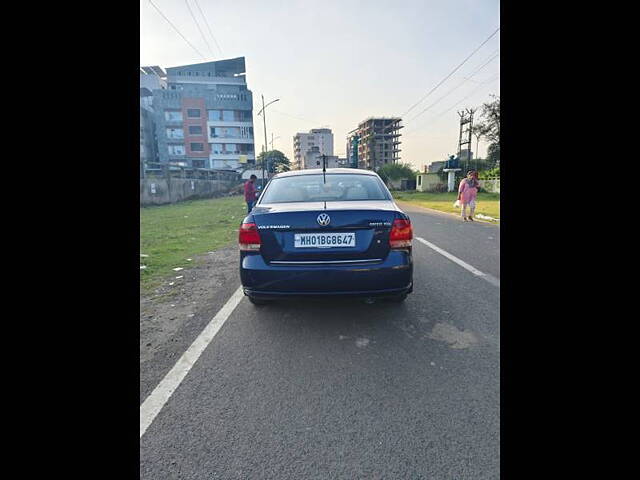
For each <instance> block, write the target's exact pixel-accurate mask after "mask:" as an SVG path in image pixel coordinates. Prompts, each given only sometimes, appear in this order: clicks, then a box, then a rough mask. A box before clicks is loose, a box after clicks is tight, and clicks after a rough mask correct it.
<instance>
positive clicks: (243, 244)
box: [238, 223, 260, 252]
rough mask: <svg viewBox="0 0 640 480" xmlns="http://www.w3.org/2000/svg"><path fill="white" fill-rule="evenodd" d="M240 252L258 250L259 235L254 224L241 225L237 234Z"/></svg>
mask: <svg viewBox="0 0 640 480" xmlns="http://www.w3.org/2000/svg"><path fill="white" fill-rule="evenodd" d="M238 243H239V244H240V250H243V251H248V252H255V251H258V250H260V233H259V232H258V227H257V226H256V224H255V223H243V224H242V225H241V226H240V230H239V232H238Z"/></svg>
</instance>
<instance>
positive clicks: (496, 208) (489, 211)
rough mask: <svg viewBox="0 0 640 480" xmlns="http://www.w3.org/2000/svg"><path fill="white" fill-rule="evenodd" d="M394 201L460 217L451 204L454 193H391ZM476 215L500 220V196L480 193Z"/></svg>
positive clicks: (457, 210) (456, 209)
mask: <svg viewBox="0 0 640 480" xmlns="http://www.w3.org/2000/svg"><path fill="white" fill-rule="evenodd" d="M392 193H393V197H394V198H395V199H396V200H400V201H402V202H408V203H413V204H415V205H419V206H421V207H427V208H432V209H434V210H439V211H441V212H448V213H455V214H457V215H460V209H459V208H454V207H453V203H454V202H455V201H456V198H458V194H457V193H456V192H450V193H449V192H447V193H429V192H415V191H414V192H392ZM475 213H476V215H477V214H478V213H481V214H482V215H487V216H488V217H493V218H500V194H499V193H486V192H481V193H479V194H478V198H477V200H476V212H475Z"/></svg>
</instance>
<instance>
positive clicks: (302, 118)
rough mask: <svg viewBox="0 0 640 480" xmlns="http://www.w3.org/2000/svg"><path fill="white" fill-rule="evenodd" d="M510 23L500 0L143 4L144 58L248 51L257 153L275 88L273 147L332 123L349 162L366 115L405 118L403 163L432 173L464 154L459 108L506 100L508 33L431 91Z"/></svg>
mask: <svg viewBox="0 0 640 480" xmlns="http://www.w3.org/2000/svg"><path fill="white" fill-rule="evenodd" d="M151 1H152V2H153V4H155V5H156V6H157V7H158V8H159V9H160V11H161V12H162V13H163V14H164V16H165V17H167V18H168V20H169V21H170V22H171V23H172V24H173V25H175V27H176V28H177V29H178V30H179V31H180V33H181V34H182V35H183V36H184V37H185V38H186V39H187V40H188V42H189V43H191V45H193V47H195V48H193V47H192V46H190V45H189V43H188V42H187V41H185V40H184V39H183V38H182V37H181V36H180V35H179V34H178V33H176V31H175V30H174V29H173V28H172V27H171V25H170V24H169V23H168V22H167V20H165V19H164V18H163V17H162V15H161V14H160V13H159V12H158V11H157V10H156V9H155V8H154V7H153V5H152V4H151ZM189 7H190V8H191V11H192V12H193V16H194V17H195V21H194V18H192V16H191V14H190V12H189ZM198 7H199V8H198ZM200 10H201V11H202V12H203V14H204V15H205V17H206V20H207V22H208V26H207V24H205V21H204V19H203V17H202V15H201V14H200ZM196 22H197V23H196ZM198 26H199V27H200V30H201V31H202V34H201V33H200V31H199V29H198ZM499 26H500V2H499V0H475V1H474V0H403V1H402V2H392V1H389V0H386V1H378V0H364V1H361V0H323V1H312V0H297V1H296V0H281V1H277V0H261V1H260V0H257V1H254V0H235V1H229V0H226V1H220V0H140V65H141V66H146V65H159V66H161V67H163V68H167V67H174V66H179V65H188V64H193V63H201V62H208V61H213V60H222V59H226V58H235V57H245V62H246V68H247V74H246V77H247V86H248V88H249V90H251V91H252V92H253V101H254V132H255V146H256V151H257V152H259V151H261V150H262V145H263V144H264V131H263V125H262V117H261V116H257V115H256V113H257V112H258V111H259V110H260V108H261V106H262V105H261V95H264V99H265V103H269V102H270V101H271V100H275V99H279V101H278V102H276V103H274V104H272V105H270V106H269V107H267V109H266V114H267V115H266V121H267V137H268V141H269V148H271V139H272V135H273V138H274V142H273V148H275V149H277V150H281V151H282V152H284V154H285V155H286V156H287V157H288V158H289V159H293V137H294V135H295V134H296V133H297V132H308V131H309V130H311V129H312V128H321V127H325V128H326V127H328V128H331V129H332V131H333V134H334V155H339V156H340V157H344V156H345V154H346V137H347V133H348V132H349V131H351V130H353V129H354V128H356V127H357V126H358V123H360V122H361V121H363V120H364V119H365V118H368V117H371V116H387V117H391V116H401V115H403V114H405V115H404V116H403V117H402V119H403V124H404V125H405V127H404V128H403V129H401V130H400V132H401V133H402V137H401V138H400V140H401V141H402V144H401V146H400V148H401V149H402V152H401V153H400V159H401V160H400V161H401V162H402V163H410V164H411V165H412V166H413V167H414V168H416V169H420V170H422V169H423V166H424V165H427V164H429V163H431V162H433V161H439V160H443V159H445V158H446V156H447V155H448V154H454V153H456V150H457V145H458V135H459V128H460V125H459V116H458V113H457V112H458V111H461V110H464V109H465V108H478V107H481V105H482V104H483V103H484V102H488V101H490V100H491V97H490V95H491V94H493V95H498V96H499V95H500V56H499V48H500V32H498V33H497V34H496V35H494V36H493V37H492V38H491V39H490V40H489V41H487V42H486V43H485V44H484V45H483V46H482V47H481V48H480V49H479V50H478V51H477V52H476V53H475V54H474V55H473V56H472V57H471V58H470V59H469V60H468V61H467V62H466V63H464V65H463V66H461V67H460V68H459V69H458V70H457V71H456V72H455V73H454V74H453V75H452V76H451V77H450V78H449V79H447V80H446V81H445V82H444V83H443V84H442V85H440V86H439V87H438V88H437V89H435V90H434V91H433V92H432V93H430V94H429V95H427V94H428V93H429V92H430V90H432V89H433V88H434V87H435V86H436V85H437V84H438V83H439V82H440V81H441V80H443V79H444V78H445V77H446V76H447V75H449V74H450V73H451V72H452V70H454V69H455V68H456V67H457V66H458V65H459V64H460V63H462V61H463V60H465V58H467V57H468V56H469V55H470V54H471V53H472V52H473V51H474V50H476V48H478V46H480V45H481V44H482V43H483V42H484V41H485V40H486V39H487V38H488V37H489V36H490V35H491V34H492V33H494V32H495V30H496V29H497V28H498V27H499ZM209 29H210V31H209ZM212 35H213V36H212ZM196 50H197V51H196ZM198 52H199V53H198ZM487 62H488V63H487ZM485 64H486V65H485ZM483 65H484V66H483ZM479 67H482V68H481V69H479ZM478 69H479V70H478ZM472 74H473V76H471V75H472ZM467 79H468V80H467ZM425 95H427V96H426V98H424V99H423V97H425ZM421 99H423V100H422V101H421V102H420V103H418V102H419V101H420V100H421ZM416 103H418V104H417V105H416ZM425 109H426V110H425ZM423 110H425V111H424V113H421V112H422V111H423ZM418 114H420V115H419V116H417V117H416V118H415V119H414V118H413V117H415V116H416V115H418ZM477 116H478V114H476V117H477ZM472 149H473V151H474V152H475V151H476V140H475V138H474V139H473V143H472ZM486 149H487V144H486V142H483V141H482V140H481V141H480V144H479V156H480V157H484V156H485V155H486Z"/></svg>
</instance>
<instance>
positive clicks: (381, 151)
mask: <svg viewBox="0 0 640 480" xmlns="http://www.w3.org/2000/svg"><path fill="white" fill-rule="evenodd" d="M401 122H402V119H401V118H399V117H391V118H387V117H370V118H367V119H366V120H364V121H363V122H360V124H359V125H358V128H356V129H355V130H353V131H351V132H349V137H348V139H347V158H349V159H350V160H354V161H355V159H356V158H357V162H358V163H357V165H358V168H363V169H367V170H374V171H375V170H378V169H379V168H380V167H381V166H382V165H385V164H387V163H398V162H399V161H400V151H401V150H400V148H399V145H400V143H401V142H400V132H399V131H400V129H401V128H402V125H401Z"/></svg>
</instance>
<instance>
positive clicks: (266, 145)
mask: <svg viewBox="0 0 640 480" xmlns="http://www.w3.org/2000/svg"><path fill="white" fill-rule="evenodd" d="M260 96H261V97H262V109H261V110H260V111H259V112H258V115H260V114H262V124H263V126H264V155H263V156H262V188H264V161H265V157H266V156H267V147H268V143H267V116H266V115H265V108H267V107H268V106H269V105H271V104H272V103H274V102H277V101H278V100H280V99H279V98H276V99H275V100H272V101H271V102H269V103H267V104H266V105H265V104H264V95H260Z"/></svg>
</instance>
